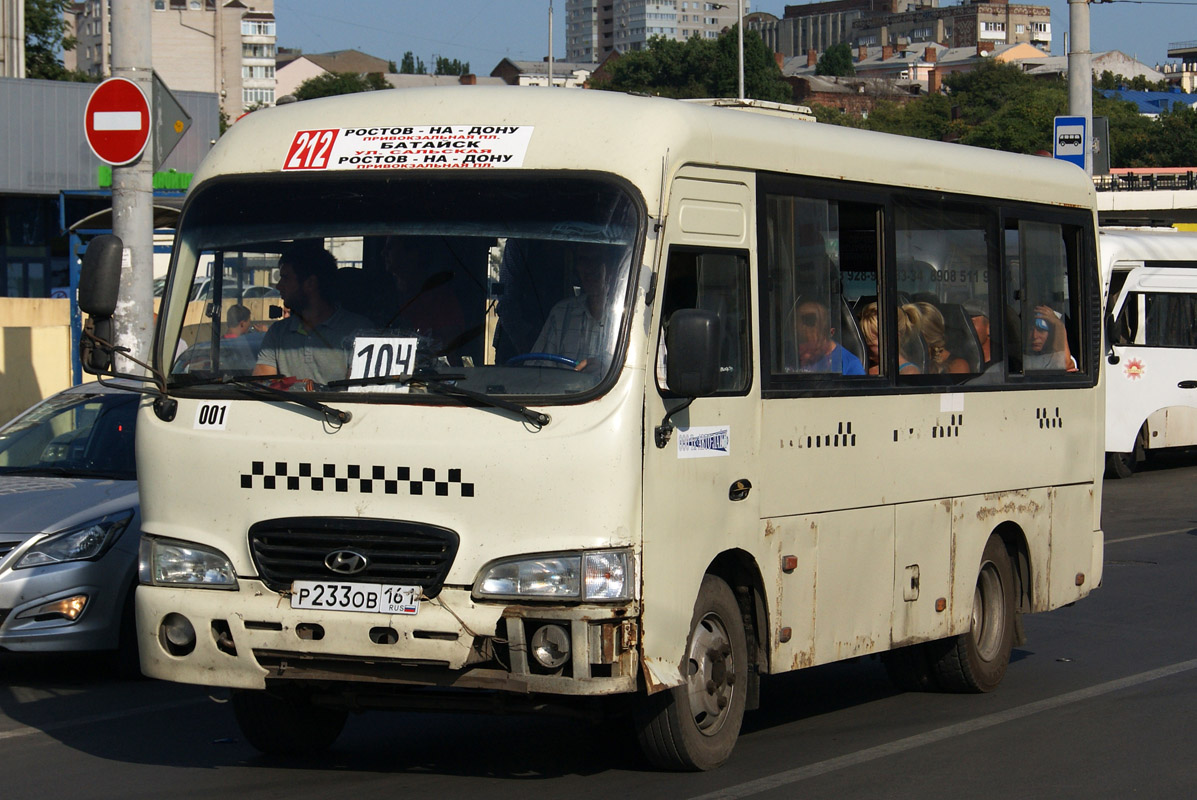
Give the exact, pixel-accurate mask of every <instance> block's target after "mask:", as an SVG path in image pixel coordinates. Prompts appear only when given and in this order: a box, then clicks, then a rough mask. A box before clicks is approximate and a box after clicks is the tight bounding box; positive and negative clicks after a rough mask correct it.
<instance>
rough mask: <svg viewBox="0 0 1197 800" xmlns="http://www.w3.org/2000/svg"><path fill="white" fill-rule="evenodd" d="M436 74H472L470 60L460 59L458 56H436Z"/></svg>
mask: <svg viewBox="0 0 1197 800" xmlns="http://www.w3.org/2000/svg"><path fill="white" fill-rule="evenodd" d="M433 74H434V75H468V74H470V62H468V61H458V60H457V59H456V58H454V59H448V58H441V57H440V56H437V57H436V72H434V73H433Z"/></svg>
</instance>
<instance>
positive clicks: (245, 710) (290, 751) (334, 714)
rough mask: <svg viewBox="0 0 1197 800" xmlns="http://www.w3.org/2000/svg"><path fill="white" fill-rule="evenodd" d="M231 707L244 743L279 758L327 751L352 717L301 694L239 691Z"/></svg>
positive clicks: (234, 695) (234, 693)
mask: <svg viewBox="0 0 1197 800" xmlns="http://www.w3.org/2000/svg"><path fill="white" fill-rule="evenodd" d="M232 705H233V715H234V716H235V717H236V719H237V726H238V727H239V728H241V734H242V735H243V736H244V737H245V740H246V741H247V742H249V743H250V745H252V746H253V747H254V748H255V749H257V750H259V751H261V752H263V753H265V754H267V755H277V756H290V755H314V754H316V753H320V752H323V751H324V750H327V749H328V748H329V747H331V746H332V743H333V742H335V741H336V740H337V737H338V736H340V735H341V729H342V728H344V727H345V720H346V719H347V718H348V716H349V713H348V712H347V711H344V710H341V709H336V708H324V707H322V706H317V705H313V704H312V702H311V701H310V700H309V698H308V697H307V696H306V695H303V694H299V693H288V694H285V695H284V694H274V693H273V692H264V691H257V690H237V691H234V692H233V701H232Z"/></svg>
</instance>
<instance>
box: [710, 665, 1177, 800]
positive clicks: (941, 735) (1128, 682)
mask: <svg viewBox="0 0 1197 800" xmlns="http://www.w3.org/2000/svg"><path fill="white" fill-rule="evenodd" d="M1193 669H1197V659H1193V660H1191V661H1182V662H1180V663H1179V664H1172V665H1171V666H1167V667H1160V668H1159V669H1153V670H1149V671H1147V672H1140V673H1139V674H1137V675H1130V676H1128V677H1126V678H1119V679H1118V680H1114V681H1109V682H1107V683H1099V684H1097V685H1096V686H1090V687H1089V688H1087V689H1078V690H1076V691H1075V692H1068V693H1067V694H1062V695H1059V696H1057V697H1051V698H1048V699H1046V700H1039V701H1036V702H1034V703H1027V704H1026V705H1023V706H1018V707H1016V708H1011V709H1008V710H1006V711H999V712H996V713H993V714H988V715H986V716H984V717H977V718H976V719H973V720H969V721H968V722H960V723H957V724H955V725H948V726H946V727H943V728H937V729H936V730H932V731H927V732H926V733H920V734H918V735H917V736H908V737H907V738H905V739H898V740H897V741H894V742H888V743H886V744H882V745H878V746H876V747H869V748H866V749H864V750H858V751H857V752H855V753H848V754H847V755H843V756H838V757H836V758H829V759H827V760H826V761H820V762H818V763H816V764H808V765H807V766H805V767H798V768H797V769H791V770H787V771H785V772H779V773H777V774H776V775H770V776H768V777H766V778H759V779H757V780H754V781H746V782H745V783H741V784H737V785H735V786H729V787H728V788H726V789H721V790H719V791H717V792H711V793H710V794H703V795H698V796H697V797H694V798H691V800H716V798H720V800H722V799H723V798H737V797H749V796H751V795H754V794H760V793H761V792H767V791H769V790H771V789H778V788H781V787H783V786H788V785H790V784H794V783H798V782H799V781H804V780H807V779H808V778H815V777H818V776H819V775H826V774H827V773H829V772H834V771H836V770H840V769H844V768H846V767H854V766H856V765H858V764H864V763H867V762H869V761H876V760H877V759H879V758H887V757H889V756H892V755H897V754H898V753H904V752H906V751H907V750H913V749H915V748H916V747H923V746H925V745H928V744H934V743H935V742H941V741H943V740H944V739H951V738H953V737H955V736H961V735H964V734H967V733H973V732H975V731H980V730H985V729H986V728H992V727H994V726H996V725H1002V724H1005V723H1007V722H1013V721H1014V720H1017V719H1022V718H1023V717H1029V716H1031V715H1032V714H1038V713H1040V712H1042V711H1050V710H1052V709H1055V708H1060V707H1061V706H1066V705H1071V704H1072V703H1079V702H1081V701H1082V700H1090V699H1092V698H1094V697H1100V696H1102V695H1105V694H1110V693H1111V692H1117V691H1121V690H1122V689H1128V688H1130V687H1132V686H1138V685H1139V684H1142V683H1148V682H1150V681H1154V680H1159V679H1160V678H1167V677H1169V676H1172V675H1177V674H1180V673H1182V672H1188V671H1189V670H1193Z"/></svg>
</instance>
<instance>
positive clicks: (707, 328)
mask: <svg viewBox="0 0 1197 800" xmlns="http://www.w3.org/2000/svg"><path fill="white" fill-rule="evenodd" d="M719 328H720V325H719V317H718V316H717V315H716V314H715V312H713V311H704V310H702V309H698V308H684V309H682V310H680V311H675V312H674V313H673V316H671V317H670V318H669V333H668V335H667V336H666V337H665V347H666V349H667V351H668V360H667V367H666V376H667V377H666V380H667V381H668V382H669V390H670V391H671V392H674V393H675V394H680V395H682V396H683V397H707V396H709V395H712V394H714V393H715V392H717V391H718V390H719V338H720V330H719Z"/></svg>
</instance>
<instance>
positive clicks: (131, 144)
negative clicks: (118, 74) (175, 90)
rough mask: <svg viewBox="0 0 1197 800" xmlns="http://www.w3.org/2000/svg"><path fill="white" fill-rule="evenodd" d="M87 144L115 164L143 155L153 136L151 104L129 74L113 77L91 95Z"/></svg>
mask: <svg viewBox="0 0 1197 800" xmlns="http://www.w3.org/2000/svg"><path fill="white" fill-rule="evenodd" d="M83 128H84V131H85V132H86V134H87V146H88V147H90V148H91V151H92V152H93V153H95V154H96V158H98V159H100V160H101V161H103V162H104V163H106V164H111V165H112V166H114V167H120V166H124V165H125V164H130V163H132V162H134V161H136V160H137V159H138V157H139V156H141V153H142V151H143V150H145V146H146V142H147V141H149V137H150V104H149V102H147V101H146V99H145V93H143V92H142V91H141V89H140V88H139V87H138V86H137V84H135V83H133V81H131V80H128V79H127V78H109V79H108V80H106V81H104V82H103V83H101V84H100V85H99V86H97V87H96V88H95V90H94V91H93V92H92V93H91V97H89V98H88V99H87V108H86V110H84V112H83Z"/></svg>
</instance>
